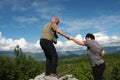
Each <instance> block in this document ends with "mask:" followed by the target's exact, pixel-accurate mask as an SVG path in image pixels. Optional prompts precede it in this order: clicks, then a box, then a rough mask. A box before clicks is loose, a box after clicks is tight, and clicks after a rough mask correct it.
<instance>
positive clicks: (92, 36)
mask: <svg viewBox="0 0 120 80" xmlns="http://www.w3.org/2000/svg"><path fill="white" fill-rule="evenodd" d="M85 38H91V39H93V40H95V36H94V35H93V34H91V33H88V34H87V35H86V37H85Z"/></svg>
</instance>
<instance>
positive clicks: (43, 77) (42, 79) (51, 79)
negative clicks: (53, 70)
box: [34, 73, 78, 80]
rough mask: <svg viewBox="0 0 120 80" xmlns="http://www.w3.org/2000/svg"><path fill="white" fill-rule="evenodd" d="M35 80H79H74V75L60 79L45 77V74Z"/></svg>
mask: <svg viewBox="0 0 120 80" xmlns="http://www.w3.org/2000/svg"><path fill="white" fill-rule="evenodd" d="M34 80H78V79H76V78H73V76H72V75H65V76H62V77H60V78H56V77H51V76H45V73H42V74H40V75H38V76H36V77H35V78H34Z"/></svg>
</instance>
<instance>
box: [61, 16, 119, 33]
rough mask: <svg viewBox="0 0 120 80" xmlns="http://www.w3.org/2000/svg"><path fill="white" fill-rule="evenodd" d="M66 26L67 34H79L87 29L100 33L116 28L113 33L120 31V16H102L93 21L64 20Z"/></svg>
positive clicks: (92, 19)
mask: <svg viewBox="0 0 120 80" xmlns="http://www.w3.org/2000/svg"><path fill="white" fill-rule="evenodd" d="M62 23H63V24H64V26H68V27H69V28H68V29H67V32H74V31H75V32H79V31H80V30H83V29H84V30H85V29H91V28H92V29H97V30H99V31H109V30H110V29H111V28H113V27H114V29H113V31H115V30H117V29H120V28H119V26H118V25H120V15H111V16H100V17H94V18H91V19H74V20H73V19H71V20H70V19H69V20H65V19H64V20H63V21H62Z"/></svg>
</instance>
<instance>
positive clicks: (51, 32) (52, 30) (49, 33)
mask: <svg viewBox="0 0 120 80" xmlns="http://www.w3.org/2000/svg"><path fill="white" fill-rule="evenodd" d="M56 29H57V25H56V24H55V23H52V22H49V23H47V24H46V25H45V26H44V28H43V31H42V34H41V38H44V39H47V40H50V41H52V42H55V43H56V42H57V37H56V36H55V34H56Z"/></svg>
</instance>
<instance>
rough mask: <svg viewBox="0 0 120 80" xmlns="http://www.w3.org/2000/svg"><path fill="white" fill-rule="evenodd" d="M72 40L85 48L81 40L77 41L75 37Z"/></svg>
mask: <svg viewBox="0 0 120 80" xmlns="http://www.w3.org/2000/svg"><path fill="white" fill-rule="evenodd" d="M70 40H72V41H74V42H75V43H77V44H78V45H82V46H85V44H84V42H83V41H81V40H77V39H75V38H73V37H70Z"/></svg>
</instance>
